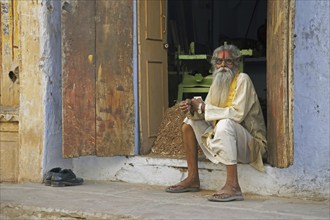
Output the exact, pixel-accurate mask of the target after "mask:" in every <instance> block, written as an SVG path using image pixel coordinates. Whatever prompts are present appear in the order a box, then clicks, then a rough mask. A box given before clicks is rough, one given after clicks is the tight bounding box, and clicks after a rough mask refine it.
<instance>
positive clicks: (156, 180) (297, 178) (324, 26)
mask: <svg viewBox="0 0 330 220" xmlns="http://www.w3.org/2000/svg"><path fill="white" fill-rule="evenodd" d="M329 4H330V3H329V2H328V1H321V0H320V1H302V0H297V2H296V19H295V31H296V35H297V37H296V43H295V45H296V49H295V51H294V54H295V55H294V74H295V75H294V83H295V86H294V91H295V95H294V164H293V166H291V167H289V168H287V169H278V168H272V167H270V166H266V172H265V173H260V172H258V171H256V170H254V169H253V168H252V167H250V166H249V165H239V166H238V169H239V179H240V183H241V186H242V189H243V191H244V192H251V193H257V194H261V195H279V196H298V197H318V198H329V187H330V185H329V178H330V175H329V173H330V168H329V153H330V152H329V121H330V120H329V72H330V65H329V60H330V54H329V51H330V50H329V22H330V21H329V7H330V5H329ZM53 6H54V7H55V9H54V10H56V8H57V7H59V6H58V5H57V4H56V5H53ZM44 10H46V9H44ZM47 13H49V12H47V11H45V19H46V20H47V24H44V27H43V28H44V29H45V30H46V32H47V31H48V37H49V38H50V39H51V43H48V42H46V41H47V34H46V35H45V39H46V40H45V41H44V46H43V48H44V53H45V55H46V57H48V59H47V60H46V62H49V65H50V66H52V65H53V67H52V68H50V67H49V70H47V69H45V71H44V72H47V74H49V75H48V78H47V79H48V80H47V85H48V86H47V91H46V95H45V96H46V97H45V100H46V103H47V104H46V111H45V114H46V115H47V118H48V120H47V122H46V128H47V129H46V131H45V132H46V141H45V153H44V161H43V162H44V163H43V164H44V168H50V167H51V166H57V165H64V166H65V165H67V166H71V164H70V163H68V164H65V163H66V161H64V160H63V159H61V154H60V150H59V149H60V145H61V138H60V136H61V135H60V127H61V125H60V124H58V122H59V121H60V119H61V117H60V114H59V112H60V106H61V100H60V98H54V97H53V96H51V95H50V92H53V94H54V92H55V93H56V94H57V95H58V96H56V97H60V95H59V94H60V83H59V80H60V78H59V76H58V75H57V74H59V73H58V71H59V67H58V63H59V62H60V57H59V56H60V54H59V49H58V48H60V46H59V45H60V44H59V42H58V38H56V37H55V36H53V35H52V33H51V32H50V30H51V29H52V30H53V29H54V28H55V31H56V32H57V31H59V29H58V28H59V26H58V23H56V24H55V23H52V22H55V21H54V20H52V19H55V20H58V18H56V16H55V15H54V14H53V15H51V16H54V17H52V18H48V17H47V16H46V15H47ZM52 43H54V44H55V47H53V46H54V45H51V44H52ZM56 45H57V46H56ZM56 48H57V49H56ZM48 50H49V51H48ZM51 51H54V54H53V55H50V53H51ZM50 56H55V57H54V58H53V59H50ZM45 66H47V65H45ZM134 71H137V70H134ZM134 74H136V73H134ZM50 80H54V81H57V82H54V81H53V84H52V85H51V83H50ZM54 83H55V85H54ZM53 114H55V117H54V118H53V116H52V115H53ZM72 162H73V169H74V171H75V172H76V174H77V175H78V176H80V177H83V178H84V179H86V180H108V181H110V180H116V181H117V180H120V181H126V182H133V183H146V184H157V185H164V186H165V185H170V184H174V183H176V182H178V181H179V180H180V179H183V178H184V177H185V175H186V173H185V172H184V170H185V168H186V162H185V161H184V160H175V159H159V158H158V159H157V158H150V157H142V156H136V157H130V158H127V157H111V158H105V157H102V158H98V157H81V158H76V159H73V160H72ZM199 167H200V177H201V186H202V188H204V189H214V190H216V189H219V188H220V187H221V186H222V185H223V184H224V181H225V176H226V175H225V167H224V166H223V165H214V164H212V163H210V162H200V163H199Z"/></svg>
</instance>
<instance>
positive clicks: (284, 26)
mask: <svg viewBox="0 0 330 220" xmlns="http://www.w3.org/2000/svg"><path fill="white" fill-rule="evenodd" d="M294 5H295V1H294V0H287V1H273V0H268V15H267V122H268V123H267V141H268V149H269V154H268V162H269V163H270V164H271V165H273V166H276V167H280V168H283V167H288V166H290V165H291V164H292V163H293V69H292V68H293V64H292V62H293V32H294V27H293V18H294Z"/></svg>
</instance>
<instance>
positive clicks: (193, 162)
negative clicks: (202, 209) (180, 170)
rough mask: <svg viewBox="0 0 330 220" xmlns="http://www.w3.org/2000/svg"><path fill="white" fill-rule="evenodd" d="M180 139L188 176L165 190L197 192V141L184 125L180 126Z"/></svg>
mask: <svg viewBox="0 0 330 220" xmlns="http://www.w3.org/2000/svg"><path fill="white" fill-rule="evenodd" d="M182 139H183V147H184V148H185V152H186V159H187V165H188V176H187V178H185V179H184V180H182V181H181V182H180V183H178V184H176V185H174V186H170V187H169V188H167V189H166V191H167V192H189V191H197V190H199V186H200V182H199V174H198V151H197V140H196V136H195V133H194V130H193V129H192V127H191V126H190V125H188V124H185V123H183V125H182Z"/></svg>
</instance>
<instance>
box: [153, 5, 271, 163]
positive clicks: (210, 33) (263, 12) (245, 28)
mask: <svg viewBox="0 0 330 220" xmlns="http://www.w3.org/2000/svg"><path fill="white" fill-rule="evenodd" d="M167 9H168V10H167V27H168V28H167V30H168V31H167V42H168V45H169V47H168V50H167V52H168V53H167V55H168V102H169V103H168V107H169V113H168V114H165V117H164V119H163V121H165V122H163V125H164V126H165V125H166V128H162V125H161V128H160V133H159V136H158V137H157V139H156V140H155V144H154V147H153V149H152V152H154V153H156V154H161V155H166V156H174V157H177V156H179V157H181V156H182V155H181V156H180V155H176V154H182V153H183V152H182V151H183V150H182V149H181V148H182V146H178V145H180V143H181V140H179V139H178V138H177V137H175V136H176V135H177V134H178V132H180V124H181V122H182V118H183V117H182V116H181V117H173V116H170V115H175V114H178V113H179V112H178V109H177V108H176V106H175V105H176V103H178V101H180V100H181V98H180V97H181V96H180V95H179V94H181V92H180V91H179V89H178V88H179V84H180V83H182V81H183V77H184V75H185V74H188V75H189V76H195V78H196V76H197V75H198V74H200V75H202V77H204V79H206V78H207V76H208V75H210V74H211V71H210V67H211V65H210V62H209V59H208V58H209V57H208V56H209V55H211V54H212V52H213V50H214V49H215V48H217V47H219V46H221V45H223V44H224V43H225V42H226V43H227V44H234V45H236V46H237V47H238V48H239V49H241V50H252V54H250V55H249V56H244V57H243V72H245V73H247V74H248V75H249V76H250V78H251V80H252V81H253V83H254V86H255V89H256V92H257V94H258V97H259V101H260V104H261V106H262V110H263V114H264V118H265V120H266V118H267V112H266V111H267V94H266V45H267V44H266V38H267V37H266V18H267V1H265V0H251V1H241V0H237V1H233V0H222V1H218V0H190V1H186V0H167ZM185 55H187V56H191V57H194V56H193V55H196V56H195V58H194V59H192V60H190V59H188V60H185V59H181V57H183V56H185ZM205 77H206V78H205ZM192 79H194V78H192ZM197 84H198V83H197ZM206 94H207V92H205V91H204V92H199V91H196V92H189V93H188V92H187V93H183V94H182V99H185V98H192V97H194V96H202V98H203V99H205V97H206ZM161 132H162V133H161ZM171 134H172V136H171ZM166 136H167V137H166ZM171 143H173V144H171ZM173 154H175V155H173Z"/></svg>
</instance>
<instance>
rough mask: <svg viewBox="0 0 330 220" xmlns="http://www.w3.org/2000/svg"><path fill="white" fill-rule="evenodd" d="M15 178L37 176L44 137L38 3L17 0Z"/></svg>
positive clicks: (38, 175) (29, 178) (42, 78)
mask: <svg viewBox="0 0 330 220" xmlns="http://www.w3.org/2000/svg"><path fill="white" fill-rule="evenodd" d="M19 3H20V4H19V13H20V21H21V23H20V49H21V63H22V68H21V71H20V110H19V138H20V149H19V177H18V180H19V181H26V180H32V181H37V180H39V179H40V173H41V161H42V150H43V146H42V142H43V140H44V135H43V133H44V114H43V112H44V109H43V101H42V100H43V91H44V77H43V75H42V73H41V71H40V66H39V64H40V56H39V54H40V24H39V7H40V6H39V5H38V4H37V3H36V2H35V1H20V2H19Z"/></svg>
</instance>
